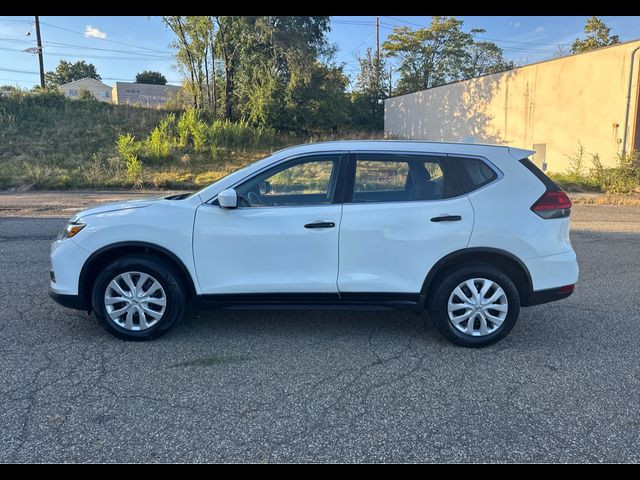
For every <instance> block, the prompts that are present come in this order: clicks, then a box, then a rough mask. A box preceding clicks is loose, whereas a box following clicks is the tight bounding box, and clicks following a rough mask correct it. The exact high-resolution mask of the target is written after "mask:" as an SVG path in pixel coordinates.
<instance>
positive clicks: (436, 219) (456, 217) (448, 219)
mask: <svg viewBox="0 0 640 480" xmlns="http://www.w3.org/2000/svg"><path fill="white" fill-rule="evenodd" d="M460 220H462V217H461V216H460V215H441V216H439V217H433V218H432V219H431V221H432V222H459V221H460Z"/></svg>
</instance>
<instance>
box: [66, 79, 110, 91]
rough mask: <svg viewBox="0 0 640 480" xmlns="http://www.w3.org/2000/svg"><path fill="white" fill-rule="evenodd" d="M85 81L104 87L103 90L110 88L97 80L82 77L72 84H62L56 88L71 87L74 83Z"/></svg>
mask: <svg viewBox="0 0 640 480" xmlns="http://www.w3.org/2000/svg"><path fill="white" fill-rule="evenodd" d="M85 80H90V81H92V82H94V83H97V84H98V85H100V86H102V87H105V88H111V86H110V85H107V84H106V83H102V82H101V81H99V80H96V79H95V78H91V77H84V78H79V79H78V80H74V81H73V82H69V83H63V84H62V85H58V88H62V87H66V86H68V85H73V84H75V83H79V82H83V81H85Z"/></svg>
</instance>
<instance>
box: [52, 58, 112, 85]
mask: <svg viewBox="0 0 640 480" xmlns="http://www.w3.org/2000/svg"><path fill="white" fill-rule="evenodd" d="M81 78H94V79H96V80H100V75H98V71H97V70H96V67H95V66H94V65H93V64H91V63H86V62H85V61H84V60H80V61H79V62H75V63H71V62H67V61H65V60H60V63H59V64H58V66H57V67H56V69H55V71H49V72H47V73H46V74H45V82H46V85H47V87H57V86H59V85H64V84H65V83H69V82H73V81H75V80H80V79H81Z"/></svg>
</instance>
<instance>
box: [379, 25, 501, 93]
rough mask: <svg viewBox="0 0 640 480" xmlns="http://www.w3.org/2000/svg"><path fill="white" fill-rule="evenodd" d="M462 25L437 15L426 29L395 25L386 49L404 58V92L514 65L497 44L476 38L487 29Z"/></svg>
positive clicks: (388, 52)
mask: <svg viewBox="0 0 640 480" xmlns="http://www.w3.org/2000/svg"><path fill="white" fill-rule="evenodd" d="M462 26H463V22H462V20H459V19H457V18H455V17H433V19H432V21H431V24H430V25H429V26H428V27H425V28H418V29H416V30H412V29H410V28H409V27H396V28H394V30H393V33H391V34H390V35H389V37H388V38H387V40H386V41H385V42H384V43H383V44H382V48H383V49H384V50H385V53H386V55H387V56H389V57H397V58H399V59H400V67H399V71H400V80H399V82H398V87H397V89H398V91H399V92H400V93H409V92H415V91H417V90H424V89H427V88H432V87H437V86H438V85H442V84H445V83H449V82H453V81H457V80H466V79H468V78H472V77H474V76H477V75H485V74H487V73H495V72H499V71H504V70H507V69H509V68H513V63H512V62H506V61H505V60H504V58H503V54H502V50H501V49H500V47H498V46H497V45H496V44H495V43H492V42H485V41H482V42H476V41H475V36H476V35H478V34H481V33H484V30H482V29H472V30H470V31H468V32H465V31H463V29H462Z"/></svg>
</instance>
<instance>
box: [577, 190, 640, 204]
mask: <svg viewBox="0 0 640 480" xmlns="http://www.w3.org/2000/svg"><path fill="white" fill-rule="evenodd" d="M570 197H571V202H573V203H575V204H582V205H625V206H633V207H637V206H640V195H616V194H610V193H605V194H602V195H580V194H578V195H570Z"/></svg>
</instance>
